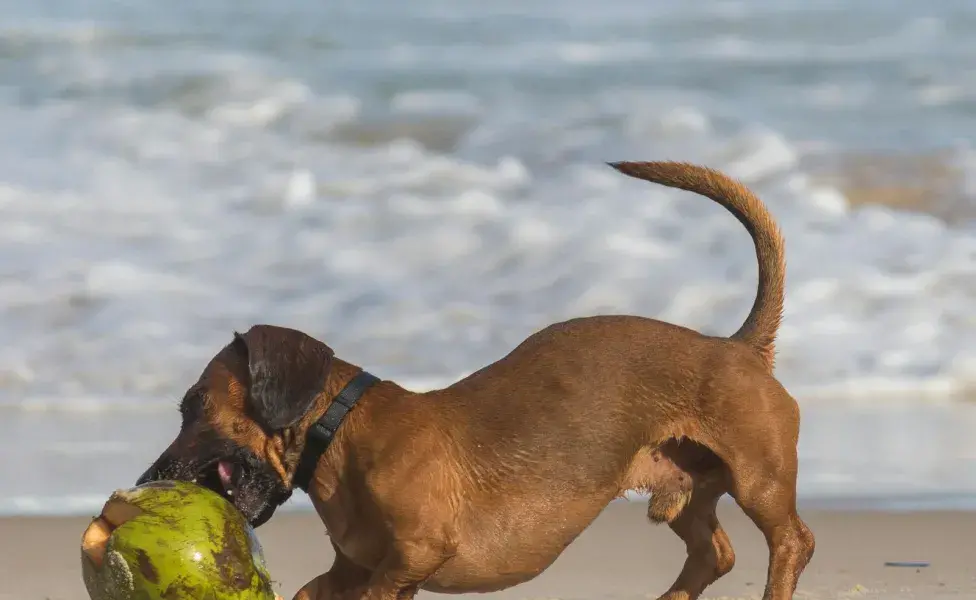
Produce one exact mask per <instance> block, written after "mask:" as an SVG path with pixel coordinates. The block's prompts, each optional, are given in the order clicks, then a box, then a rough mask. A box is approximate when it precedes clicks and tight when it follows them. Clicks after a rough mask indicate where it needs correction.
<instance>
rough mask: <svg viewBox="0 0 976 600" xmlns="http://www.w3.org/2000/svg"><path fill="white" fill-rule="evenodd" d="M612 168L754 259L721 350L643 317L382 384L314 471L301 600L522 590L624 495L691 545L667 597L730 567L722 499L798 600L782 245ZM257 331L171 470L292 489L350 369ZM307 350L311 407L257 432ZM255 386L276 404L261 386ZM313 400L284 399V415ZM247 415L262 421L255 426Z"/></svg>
mask: <svg viewBox="0 0 976 600" xmlns="http://www.w3.org/2000/svg"><path fill="white" fill-rule="evenodd" d="M613 166H614V167H615V168H617V169H618V170H619V171H621V172H623V173H626V174H628V175H631V176H633V177H637V178H640V179H645V180H647V181H652V182H657V183H661V184H664V185H668V186H672V187H676V188H680V189H684V190H689V191H692V192H697V193H699V194H702V195H704V196H707V197H710V198H711V199H713V200H715V201H716V202H718V203H719V204H720V205H722V206H724V207H725V208H727V209H728V210H729V211H730V212H731V213H732V214H734V215H735V216H736V217H737V218H738V219H739V221H741V222H742V223H743V224H744V225H745V227H746V229H747V230H748V231H749V233H750V234H751V235H752V237H753V239H754V242H755V246H756V254H757V257H758V261H759V285H758V293H757V297H756V301H755V304H754V306H753V308H752V311H751V312H750V314H749V316H748V318H747V319H746V321H745V323H744V324H743V325H742V327H741V328H740V329H739V330H738V331H737V332H736V333H735V334H734V335H732V336H731V337H729V338H721V337H711V336H705V335H702V334H699V333H697V332H695V331H692V330H690V329H687V328H684V327H680V326H677V325H672V324H668V323H664V322H661V321H656V320H653V319H648V318H642V317H634V316H620V315H614V316H598V317H589V318H581V319H572V320H569V321H566V322H562V323H557V324H554V325H551V326H549V327H547V328H545V329H543V330H541V331H539V332H537V333H536V334H534V335H532V336H530V337H529V338H527V339H526V340H525V341H523V342H522V343H521V344H520V345H519V346H518V347H516V348H515V349H514V350H512V352H510V353H509V354H508V355H507V356H505V357H503V358H501V359H500V360H498V361H496V362H495V363H493V364H491V365H488V366H486V367H484V368H482V369H481V370H479V371H477V372H476V373H474V374H472V375H470V376H469V377H466V378H464V379H462V380H461V381H458V382H457V383H455V384H453V385H451V386H449V387H446V388H444V389H439V390H434V391H431V392H426V393H414V392H411V391H408V390H406V389H404V388H402V387H400V386H398V385H397V384H395V383H393V382H391V381H382V382H380V383H378V384H377V385H375V386H374V387H372V388H371V389H369V390H368V391H367V392H366V394H365V395H364V396H363V398H362V399H361V400H360V402H359V404H357V406H356V407H355V409H354V410H352V412H351V413H350V414H349V416H348V418H347V419H346V421H345V422H344V423H343V425H342V427H341V428H340V429H339V431H338V433H337V435H336V437H335V439H334V441H333V443H332V445H331V446H330V447H329V448H328V450H327V451H326V452H325V454H324V455H323V456H322V458H321V459H320V461H319V463H318V466H317V469H316V471H315V475H314V478H313V481H312V484H311V486H310V489H309V492H310V496H311V499H312V502H313V504H314V506H315V509H316V511H317V512H318V514H319V516H320V517H321V519H322V521H323V522H324V523H325V525H326V528H327V529H328V531H329V535H330V538H331V542H332V544H333V547H334V549H335V552H336V558H335V562H334V564H333V565H332V568H331V569H330V570H329V571H328V572H326V573H324V574H322V575H320V576H319V577H317V578H315V579H314V580H312V581H311V582H309V583H308V585H306V586H305V587H304V588H303V589H302V590H301V591H299V592H298V594H297V595H296V596H295V598H297V599H298V600H327V599H333V598H334V599H341V600H347V599H348V600H401V599H409V598H412V597H413V595H414V594H415V593H416V592H417V591H418V590H420V589H425V590H430V591H434V592H445V593H462V592H487V591H492V590H499V589H503V588H506V587H509V586H512V585H516V584H518V583H521V582H524V581H527V580H529V579H531V578H533V577H535V576H536V575H538V574H539V573H541V572H542V571H544V570H545V569H546V568H547V567H548V566H549V565H550V564H551V563H552V562H553V561H554V560H555V559H556V558H557V557H558V556H559V554H560V553H561V552H562V550H563V549H564V548H565V547H566V546H567V545H568V544H570V543H571V542H572V541H573V540H574V539H575V538H576V537H577V536H578V535H579V534H580V533H581V532H582V531H583V530H584V529H585V528H586V527H587V526H588V525H589V524H590V523H591V522H592V521H593V520H594V519H595V518H596V517H597V516H598V515H599V514H600V512H601V511H602V510H603V508H604V507H605V506H606V505H607V503H608V502H610V501H611V500H613V499H614V498H617V497H619V496H621V495H622V494H623V493H624V492H625V491H627V490H640V491H644V492H650V494H651V500H650V503H649V507H648V517H649V518H650V519H651V520H652V521H655V522H666V523H668V524H669V526H670V527H671V529H673V530H674V532H675V533H676V534H677V535H678V536H679V537H680V538H681V539H682V540H683V541H684V542H685V544H686V546H687V551H688V556H687V559H686V561H685V564H684V567H683V569H682V570H681V573H680V574H679V575H678V577H677V579H676V580H675V582H674V584H673V585H672V587H671V589H670V590H668V591H667V592H666V593H665V594H664V595H662V596H661V599H664V600H691V599H694V598H698V597H699V596H700V595H701V593H702V592H703V590H704V589H705V588H706V587H707V586H708V585H709V584H711V583H712V582H713V581H715V580H716V579H718V578H719V577H721V576H722V575H724V574H725V573H727V572H728V571H729V570H730V569H731V568H732V566H733V565H734V563H735V554H734V552H733V549H732V546H731V544H730V542H729V539H728V536H727V535H726V534H725V532H724V531H723V529H722V527H721V525H720V524H719V522H718V519H717V517H716V514H715V507H716V503H717V501H718V499H719V497H720V496H722V495H724V494H726V493H730V494H731V495H732V497H733V498H734V499H735V500H736V502H737V503H738V504H739V506H740V507H741V508H742V509H743V510H744V511H745V512H746V514H747V515H748V516H749V517H751V519H752V520H753V521H754V522H755V523H756V525H757V527H758V528H759V529H760V530H761V531H762V532H763V534H764V535H765V538H766V541H767V543H768V546H769V560H770V563H769V576H768V581H767V582H766V588H765V593H764V595H763V598H764V600H788V599H790V598H792V597H793V593H794V590H795V588H796V584H797V580H798V578H799V576H800V573H801V572H802V571H803V569H804V567H805V566H806V564H807V563H808V562H809V560H810V558H811V557H812V555H813V551H814V536H813V534H812V533H811V532H810V530H809V529H808V528H807V526H806V525H805V524H804V523H803V521H802V520H801V519H800V517H799V516H798V514H797V510H796V478H797V453H796V451H797V440H798V436H799V417H800V415H799V409H798V406H797V404H796V402H795V400H794V399H793V398H792V397H791V396H790V395H789V393H788V392H787V391H786V390H785V389H784V388H783V386H782V385H780V383H779V382H778V381H777V380H776V378H775V377H774V376H773V374H772V370H773V362H774V342H775V338H776V331H777V328H778V326H779V323H780V318H781V314H782V308H783V280H784V272H785V263H784V260H783V240H782V237H781V235H780V233H779V230H778V228H777V227H776V224H775V223H774V221H773V219H772V217H771V216H770V215H769V214H768V213H767V212H766V209H765V207H764V206H763V204H762V202H761V201H760V200H759V199H758V198H756V197H755V196H754V195H753V194H752V193H751V192H750V191H749V190H748V189H746V188H745V187H744V186H742V185H740V184H739V183H737V182H735V181H733V180H732V179H730V178H728V177H727V176H725V175H723V174H722V173H720V172H717V171H714V170H711V169H706V168H703V167H699V166H695V165H690V164H683V163H667V162H661V163H617V164H615V165H613ZM258 327H261V328H264V329H262V330H261V331H262V335H263V336H264V337H261V336H259V335H257V334H254V333H252V332H253V331H254V330H252V332H249V333H248V334H245V337H246V336H251V337H250V338H248V340H249V341H247V344H248V346H247V348H246V349H244V348H242V347H241V346H240V345H234V344H231V345H230V346H228V347H227V348H225V349H224V350H223V351H222V352H221V353H220V354H218V355H217V356H216V357H215V358H214V360H213V361H212V362H211V364H210V365H208V367H207V369H206V370H205V372H204V374H203V375H202V377H201V379H200V381H199V382H198V384H197V386H198V388H199V389H202V390H204V394H205V396H206V401H205V402H204V406H203V410H202V411H201V413H200V414H199V415H198V416H195V417H194V418H190V419H189V422H186V421H185V422H184V427H183V429H182V430H181V433H180V436H179V437H178V438H177V440H176V441H175V442H174V443H173V445H172V446H171V447H170V449H169V450H167V453H168V454H170V455H173V456H176V455H180V456H187V455H190V456H195V455H200V456H202V455H203V454H205V453H206V443H205V441H204V440H206V439H209V437H210V436H211V434H212V433H216V434H217V436H218V437H221V438H225V439H229V440H232V441H234V442H235V443H237V444H239V445H241V446H244V447H247V448H248V449H249V450H250V451H252V452H253V453H255V454H256V455H257V456H258V457H259V458H260V459H261V460H263V461H265V462H266V463H267V464H268V465H270V466H271V467H272V468H273V471H274V472H275V473H278V474H279V475H280V476H281V478H282V481H283V482H284V483H285V484H287V485H288V486H290V485H291V483H292V481H291V480H292V477H293V475H294V472H295V468H296V466H297V463H298V457H299V454H300V452H301V450H302V447H303V443H304V441H303V440H304V437H305V432H306V431H307V429H308V427H309V426H310V425H311V424H312V423H314V422H315V420H316V419H318V418H319V417H320V416H321V415H322V414H323V413H324V411H325V409H326V408H327V406H328V404H329V402H330V401H331V399H332V398H334V397H335V396H336V394H337V393H338V392H339V391H340V390H341V389H342V387H343V386H344V385H345V384H346V383H347V382H348V381H349V380H350V379H351V378H352V377H354V376H355V375H356V374H357V373H358V372H360V370H361V369H360V368H359V367H356V366H355V365H352V364H350V363H347V362H344V361H342V360H339V359H335V360H331V350H330V349H328V347H327V346H325V345H324V344H322V343H321V342H317V341H314V340H312V341H308V340H310V339H311V338H299V337H296V336H300V335H301V334H298V333H297V332H294V331H292V330H285V329H283V328H272V327H269V326H258ZM276 332H278V333H276ZM276 336H280V340H277V341H276ZM242 339H243V338H242ZM282 340H300V342H299V341H282ZM298 343H301V344H304V345H305V346H303V348H305V349H303V350H302V351H301V352H297V351H296V352H295V356H296V358H295V359H294V361H297V362H294V364H293V363H292V362H289V361H291V360H292V359H290V358H287V353H284V352H282V353H279V354H269V356H272V358H271V359H268V360H269V361H270V362H268V363H267V364H264V363H262V365H264V366H265V367H267V366H268V365H271V367H269V368H268V369H265V370H264V371H262V370H261V369H260V368H259V367H261V366H262V365H255V359H254V356H255V353H260V354H262V355H264V354H267V353H268V351H267V346H275V347H279V346H280V347H282V348H284V347H286V346H287V345H288V344H298ZM315 344H318V345H319V346H320V347H317V346H315ZM309 352H312V353H313V354H314V352H318V353H319V354H318V355H320V356H322V357H330V358H329V359H328V360H331V368H330V369H329V372H328V376H327V379H326V380H324V381H323V382H322V384H321V386H320V388H319V389H317V390H312V392H311V395H308V394H306V395H304V396H302V398H305V399H306V400H303V401H307V400H308V399H309V398H313V397H314V402H312V403H311V405H310V406H309V409H308V410H307V412H306V413H305V414H304V415H303V416H301V418H299V419H298V420H296V421H294V422H291V423H289V424H287V425H282V426H280V427H278V428H277V429H275V430H269V427H268V426H267V421H268V420H269V419H276V420H277V421H279V422H285V421H287V419H286V418H285V416H287V415H285V416H282V415H279V414H277V413H274V414H271V415H268V414H267V412H268V411H271V412H273V410H272V409H273V408H274V402H273V401H271V400H269V399H268V398H258V399H257V401H254V400H253V399H252V400H249V398H251V397H252V396H255V395H256V394H258V392H257V391H256V390H257V387H258V386H259V385H260V388H261V390H265V389H269V390H274V389H278V388H282V387H283V386H284V387H287V385H286V384H288V383H289V382H294V381H299V380H300V381H303V382H313V381H315V378H314V377H311V376H309V373H308V372H307V370H308V369H313V368H314V365H312V366H310V365H311V363H310V362H309V360H308V358H307V357H308V356H309V354H308V353H309ZM249 356H250V358H249ZM302 359H304V360H305V363H302V364H304V365H305V366H300V365H299V363H300V362H301V360H302ZM322 360H327V359H326V358H323V359H322ZM249 361H250V363H249ZM249 364H250V367H249V366H248V365H249ZM248 368H250V373H249V372H248ZM269 373H270V375H269ZM313 374H314V373H313ZM269 377H270V378H271V379H273V381H272V383H273V384H275V385H278V387H277V388H276V387H275V385H265V382H264V378H269ZM259 379H260V381H259ZM279 384H280V385H279ZM309 385H311V383H305V384H303V385H302V386H297V384H296V386H297V387H296V388H295V390H293V391H291V392H289V394H291V395H288V396H287V397H288V398H289V399H286V400H285V401H287V402H292V401H293V400H292V399H290V398H292V397H293V396H294V397H296V398H297V396H298V395H299V392H308V390H305V389H304V388H307V387H308V386H309ZM249 386H250V387H249ZM262 393H264V392H262ZM294 401H295V402H297V401H298V400H294ZM252 404H257V405H260V406H261V407H263V410H264V411H265V413H260V411H259V415H258V416H255V414H254V410H253V407H252ZM269 407H270V408H269ZM286 408H288V407H286ZM290 408H294V407H293V406H292V407H290ZM262 414H263V415H264V416H261V415H262ZM164 454H165V453H164ZM161 460H162V457H161ZM151 476H152V475H146V476H145V477H151ZM648 560H651V559H650V558H649V559H648Z"/></svg>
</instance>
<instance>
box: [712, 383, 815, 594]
mask: <svg viewBox="0 0 976 600" xmlns="http://www.w3.org/2000/svg"><path fill="white" fill-rule="evenodd" d="M758 400H759V401H760V402H759V403H760V404H761V405H769V404H777V405H779V407H780V408H782V407H783V406H784V404H789V403H792V410H776V411H758V410H757V411H756V413H755V414H756V415H757V417H758V415H762V418H743V419H740V420H738V422H737V423H736V438H737V442H736V446H735V448H734V449H733V448H728V449H726V452H723V454H724V455H725V456H724V458H726V460H727V462H728V466H729V472H730V477H731V486H730V489H729V492H730V493H731V494H732V497H733V498H735V501H736V502H737V503H738V504H739V506H740V507H741V508H742V510H743V512H745V513H746V515H748V517H749V518H750V519H752V521H753V523H755V524H756V526H757V527H758V528H759V529H760V530H761V531H762V533H763V536H764V537H765V538H766V544H767V546H768V547H769V571H768V574H767V580H766V589H765V592H764V593H763V600H791V599H792V598H793V593H794V592H795V590H796V584H797V581H798V580H799V578H800V574H801V573H802V572H803V569H804V568H805V567H806V565H807V563H809V562H810V559H811V558H812V557H813V553H814V548H815V539H814V535H813V533H812V532H811V531H810V528H809V527H807V525H806V524H805V523H804V522H803V520H802V519H800V516H799V515H798V514H797V508H796V480H797V466H798V465H797V463H798V461H797V439H798V436H799V409H797V408H796V403H795V402H794V401H793V400H792V398H790V397H789V395H788V394H787V393H786V392H785V390H782V388H780V387H779V386H778V385H777V386H769V387H767V388H766V390H764V393H763V394H762V397H760V398H758ZM760 440H761V442H759V441H760Z"/></svg>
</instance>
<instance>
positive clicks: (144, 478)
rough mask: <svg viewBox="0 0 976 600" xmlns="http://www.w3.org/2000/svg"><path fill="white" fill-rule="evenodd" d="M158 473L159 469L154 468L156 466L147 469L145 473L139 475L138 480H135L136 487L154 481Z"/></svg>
mask: <svg viewBox="0 0 976 600" xmlns="http://www.w3.org/2000/svg"><path fill="white" fill-rule="evenodd" d="M158 472H159V469H157V468H156V465H153V466H151V467H149V469H147V470H146V472H145V473H143V474H142V475H140V476H139V479H137V480H136V485H142V484H144V483H149V482H150V481H153V480H155V479H156V474H157V473H158Z"/></svg>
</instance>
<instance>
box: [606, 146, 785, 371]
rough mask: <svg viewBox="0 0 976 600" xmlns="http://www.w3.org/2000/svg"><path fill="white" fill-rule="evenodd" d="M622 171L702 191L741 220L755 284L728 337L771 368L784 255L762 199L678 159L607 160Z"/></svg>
mask: <svg viewBox="0 0 976 600" xmlns="http://www.w3.org/2000/svg"><path fill="white" fill-rule="evenodd" d="M608 164H609V165H610V166H611V167H613V168H614V169H616V170H618V171H620V172H621V173H623V174H625V175H629V176H631V177H635V178H637V179H643V180H645V181H650V182H653V183H659V184H661V185H665V186H668V187H672V188H678V189H682V190H687V191H689V192H694V193H696V194H699V195H701V196H705V197H706V198H709V199H711V200H713V201H715V202H717V203H718V204H721V205H722V206H724V207H725V209H726V210H728V211H729V212H730V213H732V214H733V215H735V218H737V219H738V220H739V222H740V223H742V224H743V225H744V226H745V228H746V230H747V231H748V232H749V235H750V236H752V241H753V243H754V244H755V246H756V258H758V259H759V284H758V290H757V292H756V300H755V302H754V303H753V305H752V310H751V311H750V312H749V316H748V317H746V320H745V323H743V324H742V327H740V328H739V330H738V331H736V332H735V333H734V334H733V335H732V339H735V340H739V341H742V342H745V343H746V344H748V345H749V346H751V347H752V348H753V349H755V351H756V352H757V353H759V356H760V357H761V358H762V359H763V361H764V362H765V363H766V366H767V367H768V368H769V370H770V372H772V370H773V364H774V362H775V355H776V348H775V344H776V333H777V331H778V330H779V325H780V321H781V320H782V317H783V296H784V290H783V287H784V281H785V278H786V258H785V256H784V249H783V247H784V242H783V235H782V233H780V230H779V226H778V225H777V224H776V221H775V220H774V219H773V217H772V215H770V214H769V211H767V210H766V206H765V205H764V204H763V202H762V200H760V199H759V198H758V197H756V195H755V194H753V193H752V192H751V191H750V190H749V189H748V188H747V187H745V186H744V185H742V184H741V183H739V182H737V181H735V180H734V179H732V178H731V177H729V176H728V175H725V174H724V173H722V172H720V171H716V170H714V169H710V168H708V167H703V166H699V165H694V164H689V163H683V162H671V161H661V162H615V163H608Z"/></svg>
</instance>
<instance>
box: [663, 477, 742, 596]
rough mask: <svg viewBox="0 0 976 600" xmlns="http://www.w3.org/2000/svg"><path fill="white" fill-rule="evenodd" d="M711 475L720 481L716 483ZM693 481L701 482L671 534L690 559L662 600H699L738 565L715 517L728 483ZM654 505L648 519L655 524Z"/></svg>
mask: <svg viewBox="0 0 976 600" xmlns="http://www.w3.org/2000/svg"><path fill="white" fill-rule="evenodd" d="M711 475H716V477H715V478H714V479H713V478H712V477H710V476H711ZM693 479H696V480H698V481H696V482H695V483H696V484H697V485H696V486H695V489H694V491H693V492H692V494H691V498H690V500H689V501H688V503H687V504H686V505H685V506H684V508H683V509H682V510H681V512H679V513H678V514H677V515H676V517H675V518H674V519H672V520H670V521H669V522H668V525H669V526H670V527H671V530H672V531H674V532H675V533H676V534H677V535H678V537H680V538H681V540H682V541H683V542H684V543H685V547H686V548H687V551H688V557H687V558H686V559H685V563H684V566H683V567H682V569H681V573H680V574H679V575H678V578H677V579H676V580H675V582H674V584H672V585H671V588H670V589H669V590H668V591H667V593H665V594H664V595H662V596H661V597H660V598H659V600H695V599H696V598H698V597H699V596H700V595H701V593H702V592H703V591H704V590H705V588H707V587H708V586H709V585H711V584H712V583H714V582H715V581H716V580H717V579H718V578H720V577H722V576H723V575H725V574H726V573H728V572H729V571H731V570H732V567H733V566H734V565H735V552H734V551H733V550H732V543H731V542H730V541H729V536H728V535H727V534H726V533H725V530H724V529H722V525H721V523H719V521H718V516H717V515H716V514H715V508H716V505H717V504H718V499H719V498H720V497H721V496H722V495H723V494H724V493H725V491H726V489H725V486H724V482H722V481H720V480H719V479H720V477H719V476H718V475H717V474H714V473H709V474H708V475H706V476H704V477H699V476H693ZM702 480H705V481H702ZM651 502H652V505H651V506H650V507H649V510H648V516H650V517H651V518H652V520H655V519H654V506H653V502H654V500H653V499H652V500H651Z"/></svg>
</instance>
